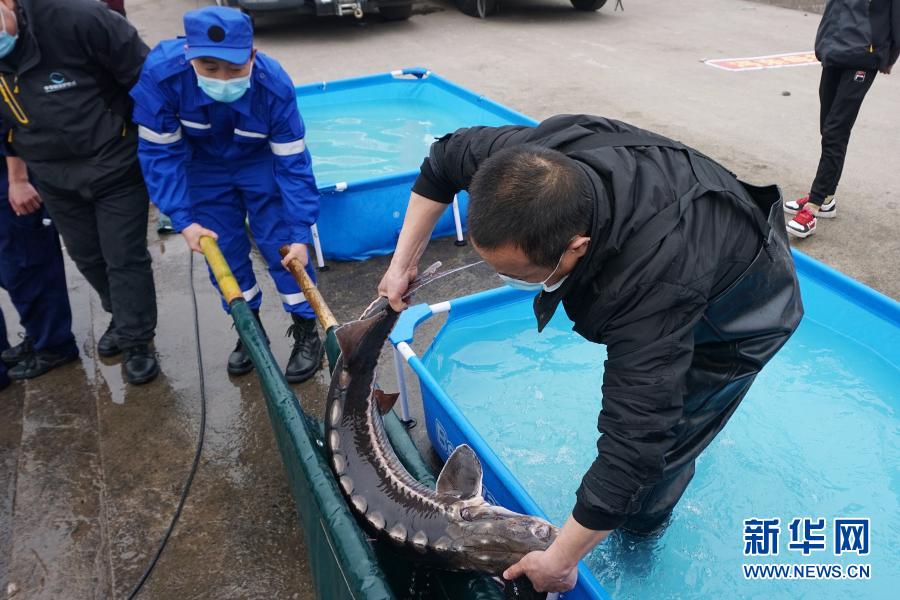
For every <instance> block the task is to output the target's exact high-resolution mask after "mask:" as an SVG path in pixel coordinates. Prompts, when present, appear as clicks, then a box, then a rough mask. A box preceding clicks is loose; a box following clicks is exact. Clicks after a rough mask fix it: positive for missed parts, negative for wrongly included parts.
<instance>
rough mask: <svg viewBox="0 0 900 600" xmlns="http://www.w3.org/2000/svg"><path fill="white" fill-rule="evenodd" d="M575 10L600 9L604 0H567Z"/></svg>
mask: <svg viewBox="0 0 900 600" xmlns="http://www.w3.org/2000/svg"><path fill="white" fill-rule="evenodd" d="M569 1H570V2H571V3H572V6H574V7H575V10H600V9H601V8H603V5H604V4H606V0H569Z"/></svg>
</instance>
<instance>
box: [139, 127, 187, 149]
mask: <svg viewBox="0 0 900 600" xmlns="http://www.w3.org/2000/svg"><path fill="white" fill-rule="evenodd" d="M138 137H140V138H141V139H143V140H147V141H148V142H153V143H154V144H174V143H175V142H177V141H178V140H180V139H181V127H179V128H178V129H176V130H175V131H173V132H172V133H157V132H155V131H153V130H152V129H148V128H147V127H144V126H143V125H138Z"/></svg>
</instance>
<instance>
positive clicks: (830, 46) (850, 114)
mask: <svg viewBox="0 0 900 600" xmlns="http://www.w3.org/2000/svg"><path fill="white" fill-rule="evenodd" d="M898 55H900V0H841V1H840V2H837V1H835V0H832V1H831V2H829V3H828V4H827V5H826V6H825V14H823V15H822V21H821V22H820V23H819V30H818V32H817V33H816V58H818V59H819V60H820V61H821V62H822V78H821V79H820V81H819V102H820V105H821V106H820V110H819V132H820V133H821V134H822V154H821V155H820V157H819V168H818V170H817V171H816V178H815V179H814V180H813V183H812V187H811V188H810V191H809V194H808V195H807V196H804V197H802V198H799V199H797V200H791V201H789V202H785V204H784V209H785V212H788V213H790V214H792V215H794V218H793V219H791V220H790V221H789V222H788V225H787V226H788V233H790V234H791V235H793V236H795V237H799V238H805V237H808V236H810V235H812V234H814V233H815V232H816V221H817V219H818V218H823V219H825V218H831V217H834V216H836V215H837V203H836V202H835V198H834V193H835V191H836V190H837V186H838V182H840V179H841V172H842V171H843V169H844V159H845V158H846V156H847V144H849V143H850V130H851V129H853V124H854V123H855V122H856V117H857V115H858V114H859V109H860V107H861V106H862V102H863V99H864V98H865V97H866V92H868V91H869V88H870V87H872V82H873V81H874V80H875V75H876V73H878V72H879V71H880V72H881V73H884V74H885V75H890V73H891V68H892V67H893V65H894V63H896V62H897V57H898Z"/></svg>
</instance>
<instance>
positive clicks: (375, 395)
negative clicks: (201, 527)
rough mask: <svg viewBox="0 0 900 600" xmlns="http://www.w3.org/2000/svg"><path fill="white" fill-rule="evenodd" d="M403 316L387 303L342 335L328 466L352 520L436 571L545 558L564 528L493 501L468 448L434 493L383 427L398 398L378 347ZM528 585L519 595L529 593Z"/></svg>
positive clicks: (493, 571)
mask: <svg viewBox="0 0 900 600" xmlns="http://www.w3.org/2000/svg"><path fill="white" fill-rule="evenodd" d="M438 266H440V263H438V264H436V265H433V266H432V268H431V269H429V270H428V271H426V272H425V273H423V275H422V277H420V278H419V279H418V280H416V281H414V282H413V283H412V284H411V286H410V291H409V292H408V293H407V296H406V297H405V298H408V297H409V296H410V295H411V294H412V292H413V291H415V290H416V289H418V288H420V287H421V286H422V285H424V284H425V283H428V282H430V281H433V280H434V279H436V278H438V277H442V276H443V275H445V274H447V272H445V273H440V274H435V273H434V271H435V270H436V268H437V267H438ZM398 317H399V313H397V312H395V311H394V310H393V309H392V308H391V306H390V304H389V303H388V301H387V298H384V297H381V298H378V299H377V300H375V301H374V302H373V303H372V304H371V305H370V306H369V307H368V308H367V309H366V310H365V311H364V313H363V314H362V316H361V317H360V319H359V320H357V321H353V322H350V323H347V324H345V325H343V326H341V327H340V328H338V329H337V331H336V332H335V333H336V336H337V339H338V344H339V345H340V349H341V354H340V358H339V359H338V361H337V363H336V365H335V368H334V372H333V374H332V379H331V387H330V389H329V392H328V400H327V404H326V415H325V445H326V447H327V449H328V455H329V458H330V464H331V468H332V469H333V471H334V475H335V477H336V478H337V481H338V483H339V485H340V488H341V491H342V492H343V494H344V496H345V498H346V499H347V502H348V503H349V505H350V507H351V508H352V510H353V512H354V513H355V514H356V515H357V516H358V517H359V519H360V520H361V521H362V523H363V525H364V527H365V528H366V529H367V530H368V532H369V533H371V534H372V535H373V536H374V537H376V538H380V539H383V540H386V541H387V542H388V543H390V544H392V545H393V546H394V547H396V548H397V549H398V550H399V551H401V552H403V553H404V554H405V555H406V556H408V557H409V558H411V559H412V560H415V561H417V562H422V563H426V564H431V565H433V566H435V567H436V568H441V569H447V570H461V571H481V572H485V573H488V574H490V575H493V576H498V575H500V574H501V573H502V572H503V571H504V570H505V569H506V568H507V567H509V566H510V565H512V564H514V563H516V562H517V561H518V560H519V559H521V558H522V557H523V556H524V555H525V554H527V553H529V552H531V551H533V550H545V549H546V548H547V547H548V546H549V545H550V544H551V543H552V542H553V540H554V539H556V536H557V534H558V530H557V528H556V527H554V526H553V525H551V524H550V523H548V522H547V521H545V520H543V519H540V518H537V517H533V516H528V515H522V514H519V513H515V512H512V511H510V510H507V509H505V508H503V507H500V506H494V505H491V504H489V503H488V502H486V501H485V499H484V497H483V496H482V488H481V479H482V468H481V463H480V461H479V460H478V457H477V456H476V455H475V452H474V451H473V450H472V449H471V448H470V447H469V446H467V445H462V446H459V447H457V448H456V449H455V450H454V451H453V453H452V454H451V455H450V457H449V458H448V459H447V462H446V464H445V465H444V468H443V470H442V471H441V473H440V475H439V476H438V479H437V489H436V490H433V489H431V488H429V487H427V486H425V485H423V484H421V483H419V482H418V481H417V480H416V479H415V478H413V477H412V476H411V475H410V474H409V472H408V471H407V470H406V469H405V468H404V467H403V465H402V464H401V462H400V460H399V459H398V458H397V455H396V454H395V453H394V450H393V448H392V447H391V444H390V441H389V440H388V437H387V434H386V432H385V429H384V423H383V421H382V415H383V414H385V413H386V412H387V411H388V410H390V408H391V406H392V405H393V403H394V401H395V400H396V396H397V395H396V394H391V395H388V394H384V393H383V392H382V391H381V390H379V389H378V388H377V386H376V384H375V370H376V367H377V363H378V358H379V355H380V353H381V349H382V347H383V346H384V343H385V341H386V340H387V337H388V335H389V334H390V332H391V330H392V329H393V327H394V324H395V323H396V322H397V318H398ZM521 579H524V581H521V580H519V581H517V582H515V583H516V585H515V586H513V588H514V589H516V590H521V589H524V590H532V588H531V586H530V584H529V583H528V582H527V579H525V578H521ZM509 592H510V588H507V593H509ZM513 597H516V596H513Z"/></svg>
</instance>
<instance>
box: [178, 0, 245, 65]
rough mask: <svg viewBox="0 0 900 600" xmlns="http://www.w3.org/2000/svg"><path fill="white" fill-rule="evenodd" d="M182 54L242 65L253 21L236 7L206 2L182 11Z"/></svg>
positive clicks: (188, 56)
mask: <svg viewBox="0 0 900 600" xmlns="http://www.w3.org/2000/svg"><path fill="white" fill-rule="evenodd" d="M184 33H185V35H186V36H187V46H188V47H187V51H186V52H185V58H186V59H187V60H192V59H195V58H219V59H221V60H224V61H227V62H230V63H233V64H236V65H242V64H244V63H245V62H247V61H248V60H250V51H251V50H253V23H252V22H251V21H250V17H248V16H247V15H245V14H244V13H242V12H241V11H239V10H235V9H233V8H225V7H224V6H208V7H206V8H201V9H200V10H192V11H191V12H189V13H185V15H184Z"/></svg>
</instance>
